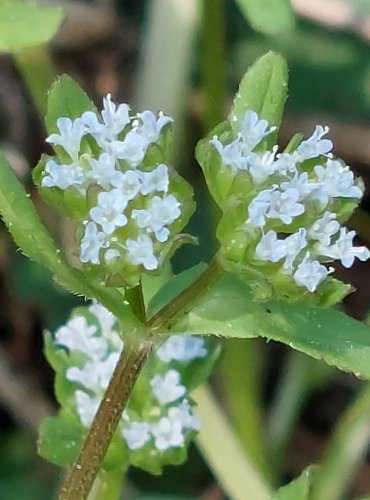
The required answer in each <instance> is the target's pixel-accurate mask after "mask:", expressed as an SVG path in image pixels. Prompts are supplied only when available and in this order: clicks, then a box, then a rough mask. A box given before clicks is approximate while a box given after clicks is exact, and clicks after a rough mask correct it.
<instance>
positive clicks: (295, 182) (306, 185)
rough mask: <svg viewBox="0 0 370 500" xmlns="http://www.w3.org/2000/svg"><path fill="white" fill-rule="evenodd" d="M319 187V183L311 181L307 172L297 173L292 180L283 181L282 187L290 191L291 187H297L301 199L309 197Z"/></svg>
mask: <svg viewBox="0 0 370 500" xmlns="http://www.w3.org/2000/svg"><path fill="white" fill-rule="evenodd" d="M317 188H318V184H317V183H314V182H310V179H309V178H308V174H307V172H302V173H301V174H296V175H295V176H294V178H293V179H291V180H290V181H287V182H282V183H281V189H282V190H283V191H288V190H289V189H295V190H296V191H298V193H299V198H298V200H299V201H302V200H305V199H306V198H308V197H309V196H310V195H311V194H312V193H313V192H314V191H315V190H316V189H317Z"/></svg>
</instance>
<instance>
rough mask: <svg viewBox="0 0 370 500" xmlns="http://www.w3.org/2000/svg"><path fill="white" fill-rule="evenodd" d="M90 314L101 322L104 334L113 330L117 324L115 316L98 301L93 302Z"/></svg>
mask: <svg viewBox="0 0 370 500" xmlns="http://www.w3.org/2000/svg"><path fill="white" fill-rule="evenodd" d="M89 312H90V313H91V314H93V315H94V316H95V318H97V320H98V321H99V323H100V326H101V329H102V333H103V334H104V332H106V331H110V330H112V329H113V326H114V325H115V324H116V322H117V320H116V318H115V316H114V315H113V314H112V313H111V312H110V311H108V309H106V308H105V307H104V306H102V305H101V304H100V303H99V302H97V301H96V300H93V302H92V304H91V305H90V306H89ZM94 328H95V327H94Z"/></svg>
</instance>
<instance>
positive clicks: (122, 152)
mask: <svg viewBox="0 0 370 500" xmlns="http://www.w3.org/2000/svg"><path fill="white" fill-rule="evenodd" d="M147 147H148V144H147V142H146V141H145V138H144V137H143V136H142V135H139V134H138V133H137V132H136V130H130V131H129V132H128V133H127V134H126V136H125V138H124V139H123V141H113V142H111V143H109V144H108V145H106V150H107V152H108V153H110V154H111V155H112V156H114V157H115V158H117V159H119V160H125V161H127V162H128V163H130V164H131V165H132V166H133V167H136V166H137V165H139V164H140V163H141V162H142V161H143V159H144V156H145V153H146V150H147Z"/></svg>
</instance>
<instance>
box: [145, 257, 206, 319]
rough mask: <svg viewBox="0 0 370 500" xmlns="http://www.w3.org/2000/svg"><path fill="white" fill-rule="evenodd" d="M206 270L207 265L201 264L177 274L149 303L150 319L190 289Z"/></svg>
mask: <svg viewBox="0 0 370 500" xmlns="http://www.w3.org/2000/svg"><path fill="white" fill-rule="evenodd" d="M206 268H207V264H205V263H204V262H200V263H199V264H197V265H196V266H194V267H191V268H190V269H187V270H186V271H183V272H182V273H179V274H176V275H175V276H173V277H172V278H171V279H169V280H168V281H167V282H166V283H165V284H164V285H163V286H162V287H161V288H160V289H159V291H158V292H157V293H156V294H155V295H154V297H152V299H151V300H150V301H149V304H148V317H149V318H150V317H151V316H153V315H154V314H156V313H157V312H159V311H160V310H161V309H162V308H163V307H165V306H166V305H167V304H169V303H170V302H171V300H172V299H173V298H174V297H176V296H177V295H179V293H181V292H182V291H183V290H185V289H186V288H188V287H189V286H190V285H191V283H192V282H193V281H195V280H196V279H197V278H198V276H200V275H201V274H202V272H204V270H205V269H206Z"/></svg>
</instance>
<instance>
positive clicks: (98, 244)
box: [80, 222, 106, 264]
mask: <svg viewBox="0 0 370 500" xmlns="http://www.w3.org/2000/svg"><path fill="white" fill-rule="evenodd" d="M105 242H106V235H105V234H104V233H103V232H101V231H98V226H97V225H96V224H95V223H94V222H89V223H88V224H86V227H85V234H84V236H83V238H82V240H81V253H80V261H81V262H83V263H87V262H91V263H92V264H100V257H99V253H100V250H101V249H102V247H103V245H104V244H105Z"/></svg>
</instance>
